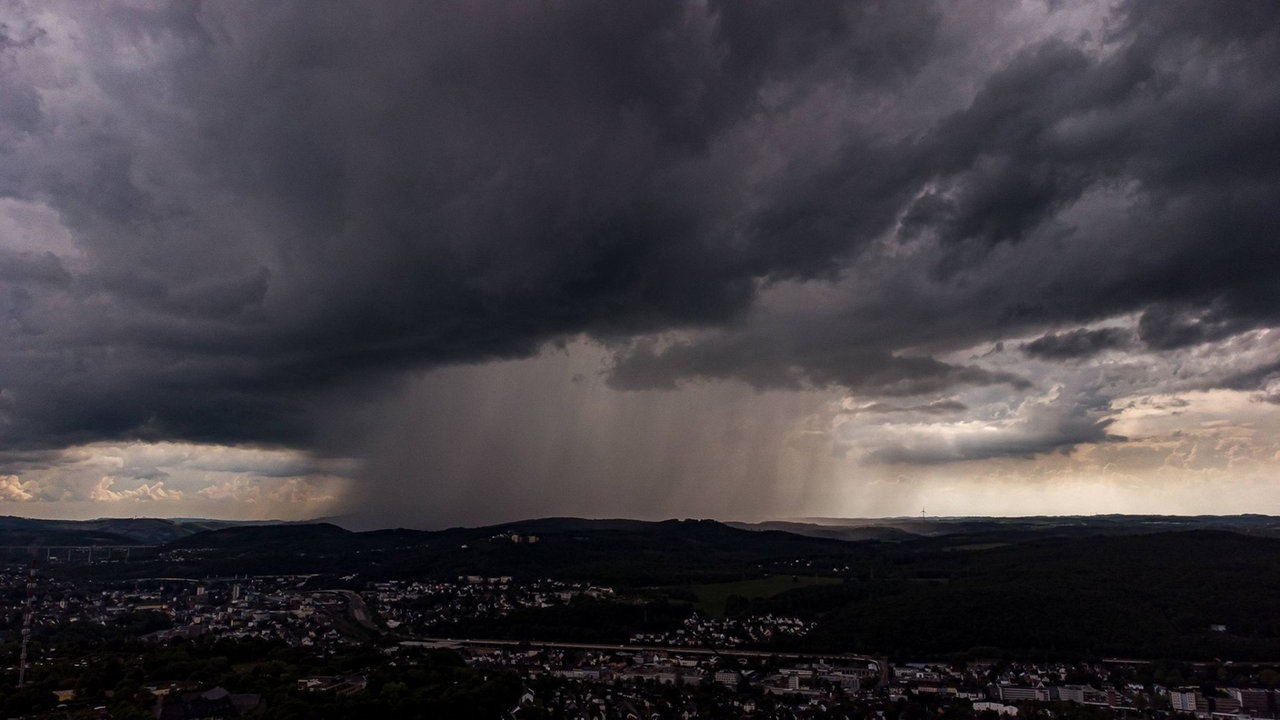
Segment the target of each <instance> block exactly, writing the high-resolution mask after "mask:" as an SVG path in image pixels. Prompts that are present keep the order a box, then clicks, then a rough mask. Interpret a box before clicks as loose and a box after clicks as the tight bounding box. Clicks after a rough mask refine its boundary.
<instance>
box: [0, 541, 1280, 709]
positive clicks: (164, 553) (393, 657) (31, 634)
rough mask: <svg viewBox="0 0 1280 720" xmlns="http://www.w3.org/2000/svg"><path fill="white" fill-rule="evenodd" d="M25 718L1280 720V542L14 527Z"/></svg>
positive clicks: (12, 563) (9, 677) (0, 613)
mask: <svg viewBox="0 0 1280 720" xmlns="http://www.w3.org/2000/svg"><path fill="white" fill-rule="evenodd" d="M0 561H2V565H0V567H2V568H3V570H2V572H0V608H2V609H0V682H2V686H0V711H2V712H3V715H4V716H5V717H14V718H161V719H162V720H178V719H181V718H238V717H250V718H263V719H269V718H349V717H379V718H399V717H404V718H418V717H421V718H441V717H477V718H604V719H613V718H618V719H625V718H636V719H637V720H639V719H642V718H643V719H645V720H648V719H651V718H695V717H696V718H885V719H889V718H906V719H909V720H923V718H926V717H948V718H962V717H982V718H998V717H1019V718H1028V717H1032V718H1046V719H1048V718H1055V719H1057V718H1089V719H1102V718H1112V717H1142V718H1175V717H1186V718H1190V717H1192V716H1194V717H1197V718H1205V719H1212V718H1217V719H1219V720H1231V719H1233V718H1240V719H1244V718H1277V717H1280V713H1278V710H1280V697H1277V686H1278V685H1280V518H1273V517H1267V516H1233V517H1192V518H1184V517H1157V516H1099V517H1062V518H1013V519H991V518H920V519H912V518H899V519H885V520H834V519H811V520H806V521H803V522H775V523H758V524H745V523H720V522H714V521H709V520H671V521H666V522H641V521H633V520H580V519H571V518H557V519H543V520H532V521H525V522H518V523H510V524H506V525H499V526H490V527H483V528H455V529H450V530H444V531H436V532H426V531H415V530H380V531H373V532H360V533H356V532H350V531H348V530H345V529H343V528H341V527H339V526H337V525H335V524H331V523H323V522H320V523H302V524H270V523H267V524H262V523H231V522H220V521H204V520H153V519H134V520H96V521H84V522H75V521H49V520H30V519H24V518H0Z"/></svg>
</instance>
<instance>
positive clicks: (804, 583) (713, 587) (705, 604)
mask: <svg viewBox="0 0 1280 720" xmlns="http://www.w3.org/2000/svg"><path fill="white" fill-rule="evenodd" d="M840 582H841V579H840V578H834V577H806V576H803V575H769V576H767V577H759V578H753V579H751V580H738V581H736V582H726V583H707V584H704V585H691V586H690V587H689V589H690V590H691V591H692V592H693V594H694V595H696V596H697V597H698V602H697V603H695V605H694V607H696V608H697V609H698V611H699V612H701V613H703V614H705V615H708V616H710V617H724V607H725V602H726V601H727V600H728V599H729V596H730V595H739V596H741V597H745V598H767V597H773V596H774V595H778V594H781V593H784V592H786V591H788V590H794V589H796V588H802V587H809V586H812V585H835V584H838V583H840Z"/></svg>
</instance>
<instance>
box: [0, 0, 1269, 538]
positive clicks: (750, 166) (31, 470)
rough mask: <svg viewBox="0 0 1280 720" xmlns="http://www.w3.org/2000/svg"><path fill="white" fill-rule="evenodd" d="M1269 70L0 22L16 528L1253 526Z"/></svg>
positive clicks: (421, 32)
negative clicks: (1173, 521) (574, 521)
mask: <svg viewBox="0 0 1280 720" xmlns="http://www.w3.org/2000/svg"><path fill="white" fill-rule="evenodd" d="M1276 67H1280V8H1278V7H1277V6H1276V5H1275V3H1273V2H1267V1H1258V2H1244V1H1241V2H1231V3H1200V2H1187V3H1177V2H1163V1H1162V2H1144V1H1132V2H1113V3H1111V2H1108V3H1104V2H1099V3H1064V4H1059V3H1045V2H1040V1H1039V0H1028V1H1027V2H1021V3H1019V2H994V3H980V4H979V3H946V2H942V3H938V2H920V3H913V2H892V3H847V4H843V3H813V4H801V5H795V4H789V3H755V2H706V3H702V2H689V3H659V2H652V3H636V4H624V5H602V4H599V3H588V2H570V3H550V4H545V5H537V6H530V5H520V4H516V5H513V4H510V3H499V2H468V3H451V4H443V3H420V4H402V3H382V4H379V3H374V4H368V3H317V2H297V3H292V2H277V3H271V4H269V5H262V4H250V3H208V4H190V3H173V4H168V5H166V4H155V3H137V4H133V3H112V4H102V5H100V4H84V3H70V2H68V3H46V2H30V3H23V2H14V3H9V4H6V5H5V6H4V7H3V8H2V9H0V98H3V102H0V320H2V321H3V333H4V341H5V342H4V344H3V348H0V465H3V466H2V467H0V477H4V478H5V480H4V482H3V484H0V510H3V511H6V512H13V513H20V514H40V513H45V514H125V513H127V514H137V513H143V514H193V513H196V512H203V513H220V514H223V515H238V516H263V515H271V514H281V515H287V516H290V517H300V516H306V515H315V514H322V513H331V514H351V516H352V517H356V518H359V522H361V523H365V524H381V523H383V522H394V523H400V524H415V523H417V524H424V525H439V524H451V523H453V524H456V523H467V522H480V521H485V520H490V519H500V518H501V519H507V518H510V517H519V516H522V515H548V514H567V513H572V514H587V515H643V516H662V515H685V514H687V515H709V516H717V517H749V516H753V517H766V516H779V515H794V514H804V513H813V514H839V513H859V512H863V513H874V514H880V513H885V512H888V513H899V512H910V513H913V512H915V511H916V509H915V508H914V506H915V505H917V504H919V503H920V502H921V500H922V499H923V500H927V498H928V497H930V496H931V493H932V494H934V495H938V494H939V493H941V494H942V495H941V496H940V497H948V498H953V499H952V500H948V501H947V502H951V503H952V505H951V507H953V508H954V510H955V511H957V512H959V511H966V509H967V508H970V507H972V509H973V511H975V512H978V511H980V510H981V507H982V503H983V502H984V501H982V500H981V498H984V497H989V496H992V495H993V494H999V493H1000V492H1004V491H1007V490H1008V489H1009V488H1017V490H1016V492H1013V493H1008V492H1006V493H1005V496H1007V497H1014V496H1016V497H1020V498H1023V499H1022V500H1020V501H1019V502H1020V503H1021V504H1020V505H1018V504H1015V505H1014V506H1012V507H1007V508H1006V507H1002V508H1000V510H999V511H1000V512H1017V511H1020V510H1021V511H1025V512H1047V511H1049V509H1050V508H1052V507H1054V506H1056V505H1055V503H1058V500H1057V499H1055V498H1059V497H1060V496H1061V494H1062V493H1065V492H1068V490H1064V488H1068V489H1070V488H1076V489H1077V490H1079V492H1076V490H1071V492H1072V493H1075V494H1073V495H1071V497H1073V498H1077V500H1073V501H1072V502H1077V505H1073V506H1072V507H1075V508H1076V509H1081V508H1083V509H1085V510H1088V509H1089V508H1090V507H1094V508H1095V509H1094V511H1099V512H1102V511H1107V509H1108V507H1109V505H1108V503H1111V504H1114V502H1113V501H1114V499H1115V497H1119V496H1116V495H1114V494H1110V495H1109V494H1108V493H1113V492H1114V493H1120V494H1121V495H1122V496H1123V497H1124V498H1126V499H1125V500H1124V502H1126V503H1130V505H1132V506H1133V507H1131V508H1130V509H1135V510H1136V509H1141V507H1140V505H1141V502H1142V500H1143V498H1150V499H1151V500H1152V502H1156V501H1157V500H1159V501H1160V502H1164V503H1165V505H1164V506H1161V508H1158V509H1162V510H1164V511H1171V510H1178V509H1179V507H1182V506H1185V508H1184V509H1186V510H1187V511H1192V510H1194V509H1195V508H1194V507H1193V506H1194V505H1195V504H1197V503H1200V502H1201V499H1202V498H1203V497H1207V496H1210V495H1211V493H1210V492H1209V491H1208V490H1206V488H1220V489H1221V492H1217V493H1213V494H1212V496H1213V497H1214V498H1215V501H1216V502H1218V503H1219V505H1220V507H1219V510H1220V511H1230V510H1232V509H1233V508H1235V509H1238V510H1246V509H1259V508H1258V503H1259V502H1262V503H1264V505H1265V503H1272V504H1271V505H1266V506H1265V507H1264V508H1262V509H1271V510H1274V511H1277V512H1280V504H1277V503H1278V502H1280V491H1275V490H1272V489H1270V485H1269V484H1268V483H1267V478H1270V477H1272V476H1273V475H1274V471H1275V470H1276V466H1277V464H1280V455H1277V454H1276V453H1277V452H1280V447H1278V446H1277V422H1276V417H1275V415H1276V410H1277V408H1280V405H1278V404H1277V403H1280V353H1278V352H1277V338H1276V330H1275V326H1276V325H1277V317H1278V315H1280V287H1278V283H1277V281H1276V279H1275V278H1276V277H1280V245H1277V242H1276V232H1277V228H1280V202H1278V201H1280V124H1278V123H1276V122H1275V119H1276V118H1277V117H1280V80H1278V79H1277V77H1276V74H1275V72H1274V69H1275V68H1276ZM1178 403H1184V405H1178ZM1186 408H1193V410H1187V409H1186ZM1157 418H1161V420H1160V421H1159V422H1157V420H1156V419H1157ZM1179 418H1181V419H1179ZM1188 447H1194V448H1195V450H1194V453H1193V454H1194V458H1193V459H1192V460H1187V459H1186V458H1187V457H1188V456H1187V453H1190V452H1191V450H1188V449H1187V448H1188ZM1211 458H1212V459H1211ZM1179 483H1181V484H1180V485H1179ZM1233 483H1234V484H1233ZM1241 483H1243V485H1241ZM1178 487H1183V488H1184V489H1185V488H1191V489H1190V490H1185V492H1184V493H1183V495H1182V496H1180V495H1178V492H1174V491H1173V490H1176V488H1178ZM1081 488H1085V489H1088V488H1092V490H1088V491H1087V492H1086V490H1085V489H1081ZM1171 488H1173V490H1171ZM1232 488H1235V489H1232ZM1037 492H1039V493H1040V495H1036V494H1035V493H1037ZM1090 492H1092V493H1093V495H1092V496H1093V497H1094V498H1096V499H1097V501H1096V502H1095V503H1094V505H1093V506H1090V505H1089V502H1088V500H1087V497H1088V496H1089V493H1090ZM947 493H950V494H947ZM1170 493H1172V494H1170ZM1184 496H1185V498H1184V499H1183V500H1177V501H1176V503H1182V506H1178V507H1172V506H1170V503H1174V504H1176V503H1175V502H1174V501H1173V500H1170V499H1169V498H1177V497H1184ZM1037 497H1040V498H1042V500H1043V501H1042V502H1037V501H1036V498H1037ZM965 498H970V499H971V500H970V501H966V500H965ZM1107 498H1111V500H1108V499H1107ZM1232 498H1234V500H1233V499H1232ZM873 500H874V501H873ZM148 503H150V504H148ZM966 503H967V504H966ZM1232 503H1234V504H1232ZM139 508H141V509H139ZM826 510H830V511H831V512H825V511H826Z"/></svg>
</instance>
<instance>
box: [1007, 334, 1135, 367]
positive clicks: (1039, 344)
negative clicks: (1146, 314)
mask: <svg viewBox="0 0 1280 720" xmlns="http://www.w3.org/2000/svg"><path fill="white" fill-rule="evenodd" d="M1132 341H1133V338H1132V334H1131V333H1130V332H1129V331H1127V330H1125V329H1123V328H1113V327H1104V328H1098V329H1097V330H1087V329H1084V328H1079V329H1077V330H1071V331H1070V332H1063V333H1046V334H1045V335H1042V336H1041V337H1038V338H1036V339H1035V340H1032V341H1031V342H1029V343H1026V344H1025V345H1023V346H1022V352H1024V353H1026V354H1027V355H1030V356H1031V357H1036V358H1041V359H1044V360H1075V359H1080V358H1088V357H1092V356H1094V355H1097V354H1098V353H1100V352H1103V351H1105V350H1115V349H1120V348H1125V347H1128V346H1129V345H1130V343H1132Z"/></svg>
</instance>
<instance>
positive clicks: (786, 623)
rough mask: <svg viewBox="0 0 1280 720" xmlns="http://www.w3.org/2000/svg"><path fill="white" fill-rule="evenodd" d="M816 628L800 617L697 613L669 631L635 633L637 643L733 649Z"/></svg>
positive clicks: (803, 633)
mask: <svg viewBox="0 0 1280 720" xmlns="http://www.w3.org/2000/svg"><path fill="white" fill-rule="evenodd" d="M812 629H813V623H807V622H805V621H803V620H801V619H799V618H794V617H786V616H775V615H751V616H749V617H745V618H709V617H704V616H702V615H701V614H694V615H691V616H690V617H688V618H686V619H685V621H684V626H683V627H681V628H678V629H676V630H672V631H669V632H652V633H633V634H632V635H631V638H630V641H631V642H632V643H633V644H636V645H661V646H667V647H718V648H732V647H738V646H741V645H746V644H750V643H766V642H769V641H770V640H773V639H774V638H777V637H781V636H784V635H791V636H796V637H800V636H803V635H807V634H808V633H809V631H810V630H812Z"/></svg>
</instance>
